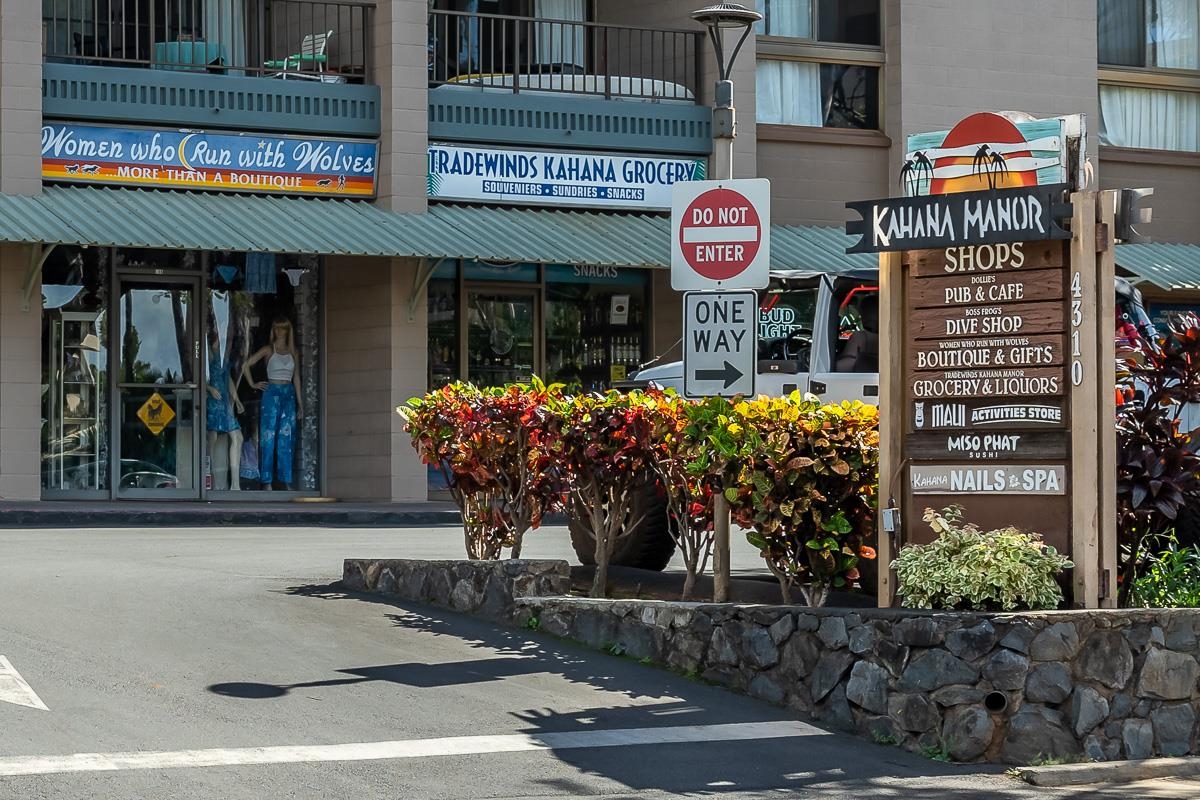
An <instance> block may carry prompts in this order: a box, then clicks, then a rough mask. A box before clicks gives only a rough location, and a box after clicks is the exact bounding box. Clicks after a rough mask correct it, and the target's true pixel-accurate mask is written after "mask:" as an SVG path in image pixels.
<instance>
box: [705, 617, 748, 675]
mask: <svg viewBox="0 0 1200 800" xmlns="http://www.w3.org/2000/svg"><path fill="white" fill-rule="evenodd" d="M741 633H742V626H741V623H736V622H727V623H725V624H724V625H722V626H721V627H719V628H717V629H716V630H715V631H713V635H712V641H711V642H709V645H708V663H710V664H713V665H716V666H722V665H730V666H732V665H734V664H737V663H738V640H739V639H740V638H741Z"/></svg>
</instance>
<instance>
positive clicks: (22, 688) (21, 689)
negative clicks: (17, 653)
mask: <svg viewBox="0 0 1200 800" xmlns="http://www.w3.org/2000/svg"><path fill="white" fill-rule="evenodd" d="M0 703H12V704H13V705H18V706H25V707H26V708H36V709H39V710H41V711H49V710H50V709H49V708H47V707H46V704H45V703H43V702H42V698H40V697H38V696H37V692H35V691H34V690H33V689H32V688H30V686H29V684H28V683H26V682H25V679H24V678H22V677H21V673H19V672H17V670H16V668H15V667H13V665H12V662H11V661H9V660H8V659H7V658H5V657H4V656H0Z"/></svg>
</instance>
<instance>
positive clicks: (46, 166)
mask: <svg viewBox="0 0 1200 800" xmlns="http://www.w3.org/2000/svg"><path fill="white" fill-rule="evenodd" d="M378 156H379V145H378V144H377V143H376V142H362V141H351V140H341V139H323V138H316V139H314V138H300V137H292V136H263V135H259V134H250V133H247V134H233V133H206V132H203V131H173V130H156V129H152V128H109V127H103V126H99V125H78V124H74V123H69V124H63V123H47V124H46V125H44V126H43V127H42V178H43V179H45V180H49V181H65V182H71V183H102V184H115V185H123V186H144V187H153V188H162V189H202V190H213V191H221V192H254V193H258V194H305V195H329V196H334V197H374V196H375V175H376V167H377V164H378V161H379V158H378Z"/></svg>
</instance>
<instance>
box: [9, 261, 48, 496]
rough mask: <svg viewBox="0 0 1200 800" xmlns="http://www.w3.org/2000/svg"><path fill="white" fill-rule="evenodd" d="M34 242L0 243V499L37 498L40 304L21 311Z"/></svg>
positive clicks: (36, 297)
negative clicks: (28, 243)
mask: <svg viewBox="0 0 1200 800" xmlns="http://www.w3.org/2000/svg"><path fill="white" fill-rule="evenodd" d="M36 247H38V246H37V245H12V244H6V245H0V500H38V499H40V498H41V492H42V490H41V459H42V452H41V428H42V409H41V387H42V368H41V351H42V316H41V314H42V304H41V294H40V293H39V292H38V291H37V288H38V287H37V286H36V285H35V286H34V292H33V298H34V301H35V302H34V303H33V304H32V305H31V307H30V309H29V311H22V310H21V287H22V284H23V283H24V280H25V275H26V273H27V270H28V269H29V263H30V262H29V260H30V257H31V254H32V253H33V252H34V251H35V248H36Z"/></svg>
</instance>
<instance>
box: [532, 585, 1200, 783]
mask: <svg viewBox="0 0 1200 800" xmlns="http://www.w3.org/2000/svg"><path fill="white" fill-rule="evenodd" d="M518 605H519V606H520V608H519V610H518V612H517V614H516V616H515V617H514V619H513V622H514V623H517V624H524V623H526V622H528V621H529V620H530V619H531V618H536V619H537V625H538V627H539V628H540V629H541V630H544V631H546V632H548V633H551V634H554V635H556V636H562V637H566V638H570V639H574V640H577V641H580V642H583V643H585V644H588V645H591V646H593V647H603V648H609V647H612V646H613V645H616V646H618V647H619V648H620V649H621V650H623V652H624V653H625V654H627V655H629V656H631V657H633V658H646V657H649V658H650V659H653V660H654V661H657V662H659V663H662V664H665V665H667V666H668V667H671V668H673V669H676V670H679V671H682V672H685V673H689V674H694V675H697V676H699V677H701V678H703V679H705V680H708V681H712V682H713V683H718V684H722V685H725V686H729V687H731V688H733V689H736V690H739V691H744V692H746V693H748V694H750V695H753V696H755V697H758V698H761V699H763V700H766V701H768V702H771V703H775V704H778V705H785V706H787V707H789V708H792V709H794V710H796V711H798V712H800V713H803V714H806V715H810V716H812V717H815V718H817V719H819V720H823V721H825V722H827V723H830V724H833V725H836V726H839V727H842V728H847V729H852V730H857V731H859V732H862V733H865V734H867V735H870V736H872V737H874V738H875V739H877V740H880V741H891V742H895V743H896V744H899V745H901V746H903V747H906V748H908V749H910V750H917V751H919V750H923V749H926V748H929V749H931V750H940V751H944V752H946V753H948V754H949V756H950V757H951V758H953V759H954V760H955V761H1000V762H1005V763H1010V764H1029V763H1032V762H1035V761H1038V760H1040V759H1045V758H1063V759H1068V760H1070V759H1080V760H1082V759H1095V760H1107V759H1118V758H1147V757H1150V756H1154V755H1183V754H1187V753H1195V752H1196V736H1197V717H1198V714H1197V712H1198V711H1200V692H1198V691H1197V681H1198V679H1200V663H1197V657H1200V646H1198V645H1197V634H1198V633H1200V611H1193V610H1164V611H1063V612H1046V613H1037V614H970V613H961V614H949V613H947V614H932V613H927V612H910V611H900V610H890V609H882V610H875V609H870V610H854V611H848V610H845V609H842V610H838V609H809V608H795V607H780V606H732V605H698V604H692V603H666V602H653V601H608V600H590V599H584V598H562V597H549V598H530V599H526V600H523V601H520V603H519V604H518Z"/></svg>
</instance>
